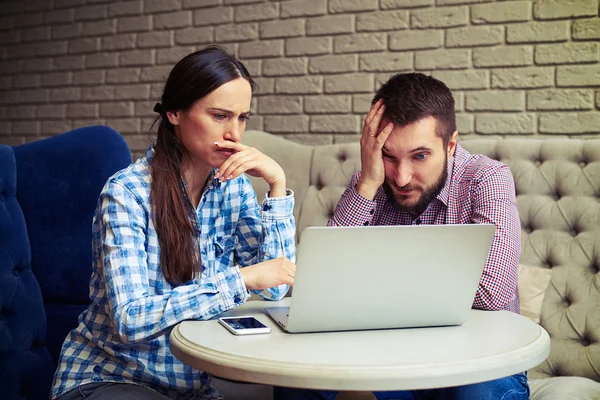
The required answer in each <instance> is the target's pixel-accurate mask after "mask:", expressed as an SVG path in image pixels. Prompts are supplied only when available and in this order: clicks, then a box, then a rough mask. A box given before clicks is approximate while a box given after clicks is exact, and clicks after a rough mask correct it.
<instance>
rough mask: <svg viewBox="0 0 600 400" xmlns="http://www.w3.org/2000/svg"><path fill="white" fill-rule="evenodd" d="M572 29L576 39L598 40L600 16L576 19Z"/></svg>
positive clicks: (599, 37) (599, 36) (599, 35)
mask: <svg viewBox="0 0 600 400" xmlns="http://www.w3.org/2000/svg"><path fill="white" fill-rule="evenodd" d="M547 23H551V22H547ZM563 23H564V24H566V23H567V22H563ZM572 31H573V39H574V40H594V39H595V40H598V39H600V18H593V19H580V20H575V21H573V30H572Z"/></svg>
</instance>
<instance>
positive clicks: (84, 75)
mask: <svg viewBox="0 0 600 400" xmlns="http://www.w3.org/2000/svg"><path fill="white" fill-rule="evenodd" d="M116 71H118V70H116ZM105 74H106V73H105V72H104V71H102V70H93V69H92V70H84V71H77V72H75V73H73V83H74V84H75V85H77V86H98V85H102V84H104V83H105Z"/></svg>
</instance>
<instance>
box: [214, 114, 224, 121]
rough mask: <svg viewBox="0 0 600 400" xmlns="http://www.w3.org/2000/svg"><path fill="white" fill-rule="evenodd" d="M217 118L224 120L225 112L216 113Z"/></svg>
mask: <svg viewBox="0 0 600 400" xmlns="http://www.w3.org/2000/svg"><path fill="white" fill-rule="evenodd" d="M215 118H216V119H218V120H219V121H222V120H224V119H225V118H226V117H225V114H215Z"/></svg>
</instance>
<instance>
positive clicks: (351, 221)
mask: <svg viewBox="0 0 600 400" xmlns="http://www.w3.org/2000/svg"><path fill="white" fill-rule="evenodd" d="M359 177H360V172H357V173H356V174H354V176H353V177H352V181H351V182H350V184H349V185H348V187H347V188H346V191H345V192H344V194H343V195H342V197H341V198H340V201H339V202H338V204H337V206H336V209H335V213H334V215H333V217H331V219H330V220H329V222H328V223H327V225H329V226H353V225H416V224H427V225H445V224H484V223H491V224H495V225H496V234H495V236H494V240H493V242H492V246H491V249H490V254H489V256H488V260H487V263H486V266H485V268H484V270H483V274H482V277H481V280H480V281H479V287H478V288H477V293H476V295H475V300H474V301H473V308H479V309H482V310H509V311H512V312H515V313H519V292H518V289H517V271H518V264H519V255H520V249H521V227H520V220H519V212H518V209H517V200H516V197H515V185H514V181H513V177H512V174H511V172H510V169H509V168H508V166H507V165H505V164H502V163H500V162H498V161H495V160H492V159H490V158H488V157H485V156H482V155H478V154H470V153H469V152H467V151H466V150H465V149H463V148H462V147H460V146H459V145H457V146H456V152H455V154H454V157H452V158H450V159H449V160H448V178H447V180H446V184H445V185H444V187H443V188H442V190H441V191H440V193H439V194H438V196H437V198H435V199H434V200H433V201H432V202H431V203H430V204H429V206H428V207H427V209H426V210H425V211H424V212H423V213H422V214H421V215H420V216H418V217H415V216H414V215H413V214H410V213H408V212H401V211H399V210H398V209H397V208H396V207H395V205H394V204H393V203H392V202H390V201H389V200H388V198H387V196H386V194H385V193H384V191H383V189H382V188H379V190H378V191H377V194H376V195H375V198H374V199H373V201H371V200H367V199H365V198H364V197H362V196H361V195H360V194H358V192H357V191H356V184H357V183H358V179H359Z"/></svg>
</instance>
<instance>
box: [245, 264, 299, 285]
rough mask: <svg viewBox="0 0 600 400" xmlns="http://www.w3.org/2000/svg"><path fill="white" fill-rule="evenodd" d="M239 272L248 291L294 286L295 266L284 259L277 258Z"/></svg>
mask: <svg viewBox="0 0 600 400" xmlns="http://www.w3.org/2000/svg"><path fill="white" fill-rule="evenodd" d="M240 272H241V274H242V277H243V278H244V284H245V285H246V288H247V289H248V290H263V289H269V288H272V287H275V286H279V285H290V286H294V278H295V277H296V265H295V264H294V263H292V262H291V261H290V260H288V259H287V258H285V257H279V258H276V259H274V260H269V261H263V262H261V263H258V264H255V265H252V266H250V267H244V268H240Z"/></svg>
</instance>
